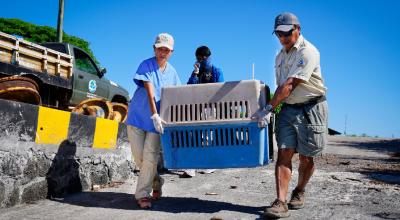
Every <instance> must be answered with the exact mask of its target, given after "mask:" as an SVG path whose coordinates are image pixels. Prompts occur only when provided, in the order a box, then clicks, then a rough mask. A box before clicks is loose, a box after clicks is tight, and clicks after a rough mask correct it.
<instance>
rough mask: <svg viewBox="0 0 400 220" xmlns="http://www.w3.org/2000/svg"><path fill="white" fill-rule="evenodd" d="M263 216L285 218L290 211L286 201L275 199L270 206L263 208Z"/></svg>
mask: <svg viewBox="0 0 400 220" xmlns="http://www.w3.org/2000/svg"><path fill="white" fill-rule="evenodd" d="M263 216H264V217H267V218H287V217H289V216H290V213H289V209H288V206H287V204H286V202H282V201H281V200H279V199H275V201H274V202H273V203H272V204H271V207H268V208H266V209H265V211H264V213H263Z"/></svg>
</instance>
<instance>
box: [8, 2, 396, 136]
mask: <svg viewBox="0 0 400 220" xmlns="http://www.w3.org/2000/svg"><path fill="white" fill-rule="evenodd" d="M0 1H1V11H0V17H5V18H18V19H21V20H24V21H27V22H31V23H34V24H37V25H46V26H51V27H56V25H57V10H58V1H57V0H42V1H27V0H19V1H13V2H12V3H11V2H10V1H5V0H0ZM285 11H290V12H293V13H295V14H296V15H297V16H298V17H299V19H300V23H301V26H302V34H303V36H304V37H305V38H306V39H308V40H309V41H310V42H312V43H313V44H314V45H315V46H316V47H317V48H318V49H319V51H320V54H321V68H322V74H323V77H324V79H325V84H326V85H327V87H328V95H327V97H328V103H329V111H330V112H329V113H330V115H329V127H331V128H333V129H336V130H338V131H340V132H343V131H344V128H345V118H346V117H347V128H346V130H347V134H357V135H360V134H363V133H365V134H367V135H370V136H380V137H396V138H399V137H400V104H399V101H396V100H398V94H399V92H398V91H397V89H398V86H397V85H398V83H399V82H400V71H399V70H398V68H399V61H398V59H399V58H400V47H399V36H400V31H399V30H400V28H399V24H398V21H399V20H400V16H399V11H400V1H396V0H392V1H390V0H374V1H372V0H371V1H368V0H364V1H351V0H348V1H345V0H338V1H322V0H321V1H312V0H309V1H272V0H271V1H269V0H247V1H244V0H243V1H238V0H237V1H219V0H203V1H191V0H187V1H183V0H181V1H178V0H169V1H155V0H146V1H143V0H142V1H136V0H131V1H128V0H125V1H124V0H114V1H103V0H97V1H78V0H65V17H64V31H65V32H66V33H68V34H70V35H74V36H78V37H81V38H83V39H85V40H87V41H89V42H90V45H91V49H92V50H93V52H94V54H95V55H96V57H97V59H98V60H99V61H100V63H101V65H102V66H103V67H106V68H107V70H108V72H107V74H106V76H107V78H109V79H111V80H113V81H115V82H117V83H118V84H120V85H122V86H123V87H125V88H127V89H128V90H129V92H130V94H132V93H133V91H134V89H135V87H134V84H133V81H132V77H133V74H134V72H135V71H136V69H137V66H138V65H139V63H140V62H141V61H142V60H144V59H146V58H149V57H151V56H152V55H153V50H152V44H153V43H154V39H155V36H156V35H157V34H158V33H161V32H168V33H170V34H172V35H173V36H174V38H175V51H174V54H173V56H172V57H171V59H170V63H171V64H172V65H173V66H174V67H175V68H176V70H177V71H178V74H179V76H180V78H181V80H182V82H186V81H187V79H188V77H189V75H190V73H191V71H192V67H193V62H194V51H195V49H196V48H197V47H198V46H200V45H207V46H209V47H210V48H211V50H212V54H213V55H212V57H213V63H214V64H215V65H217V66H219V67H220V68H222V70H223V72H224V77H225V80H226V81H235V80H242V79H250V78H251V77H252V75H251V71H252V63H255V78H256V79H260V80H263V81H264V82H266V83H267V84H268V85H269V86H270V87H271V88H272V89H275V81H274V69H273V65H274V64H273V63H274V57H275V55H276V53H277V52H278V51H279V50H280V47H281V46H280V44H279V42H278V40H277V39H276V37H275V36H274V35H272V34H271V32H272V27H273V21H274V18H275V16H276V15H277V14H279V13H281V12H285ZM396 97H397V98H396Z"/></svg>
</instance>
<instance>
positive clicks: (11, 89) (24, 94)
mask: <svg viewBox="0 0 400 220" xmlns="http://www.w3.org/2000/svg"><path fill="white" fill-rule="evenodd" d="M38 89H39V86H38V84H37V83H36V82H35V81H34V80H33V79H30V78H27V77H22V76H10V77H4V78H1V79H0V98H1V99H7V100H12V101H17V102H25V103H30V104H34V105H38V104H40V95H39V92H38Z"/></svg>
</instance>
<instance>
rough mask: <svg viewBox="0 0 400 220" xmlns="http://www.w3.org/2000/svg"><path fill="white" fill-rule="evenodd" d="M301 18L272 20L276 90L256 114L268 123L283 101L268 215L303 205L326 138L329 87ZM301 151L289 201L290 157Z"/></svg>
mask: <svg viewBox="0 0 400 220" xmlns="http://www.w3.org/2000/svg"><path fill="white" fill-rule="evenodd" d="M300 30H301V29H300V22H299V20H298V19H297V17H296V16H295V15H294V14H292V13H282V14H280V15H278V16H277V17H276V18H275V25H274V32H273V33H275V35H276V37H277V38H278V39H279V42H280V43H281V44H282V49H281V51H280V52H279V53H278V55H277V56H276V59H275V75H276V83H277V85H278V88H277V89H276V91H275V93H274V96H273V98H272V99H271V101H270V103H269V104H268V105H267V106H266V107H265V109H264V110H263V111H262V116H261V117H259V125H265V124H266V123H268V122H269V117H270V115H271V112H273V111H274V109H275V108H276V107H277V106H278V105H279V104H280V103H282V104H283V105H282V108H281V110H280V112H279V114H278V116H277V121H276V139H277V143H278V160H277V162H276V167H275V182H276V194H277V195H276V196H277V198H276V199H275V201H274V202H273V203H272V205H271V206H270V207H267V208H266V209H265V211H264V216H265V217H268V218H284V217H289V216H290V212H289V208H290V209H301V208H303V207H304V204H305V190H306V185H307V183H308V181H309V180H310V178H311V176H312V175H313V173H314V169H315V166H314V160H313V158H314V157H315V156H317V155H319V154H320V153H321V152H322V150H323V148H324V147H325V145H326V142H327V133H328V126H327V122H328V105H327V101H326V98H325V95H326V91H327V88H326V87H325V85H324V81H323V78H322V74H321V67H320V55H319V52H318V50H317V48H315V46H314V45H312V44H311V43H310V42H308V41H307V40H306V39H305V38H304V37H303V36H302V35H301V34H300ZM296 153H298V154H299V161H300V162H299V170H298V171H299V177H298V182H297V185H296V187H295V188H294V190H293V191H292V195H291V198H290V201H289V203H287V200H286V195H287V192H288V188H289V182H290V179H291V177H292V158H293V156H294V155H295V154H296Z"/></svg>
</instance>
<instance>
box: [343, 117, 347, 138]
mask: <svg viewBox="0 0 400 220" xmlns="http://www.w3.org/2000/svg"><path fill="white" fill-rule="evenodd" d="M346 129H347V115H346V116H345V117H344V136H346Z"/></svg>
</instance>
